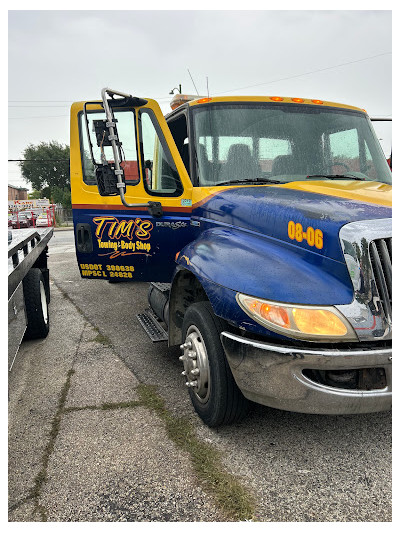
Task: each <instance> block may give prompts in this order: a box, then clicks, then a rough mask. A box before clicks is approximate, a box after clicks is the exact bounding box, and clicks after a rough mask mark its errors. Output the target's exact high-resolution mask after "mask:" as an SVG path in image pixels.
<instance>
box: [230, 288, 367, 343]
mask: <svg viewBox="0 0 400 533" xmlns="http://www.w3.org/2000/svg"><path fill="white" fill-rule="evenodd" d="M236 301H237V302H238V304H239V305H240V307H241V308H242V309H243V311H244V312H245V313H246V314H247V315H249V317H251V318H252V319H253V320H255V321H256V322H258V323H259V324H261V325H262V326H265V327H266V328H267V329H270V330H271V331H276V332H277V333H280V334H282V335H286V336H287V337H294V338H297V339H304V340H311V341H342V340H358V339H357V336H356V334H355V332H354V330H353V328H352V326H351V325H350V324H349V322H348V321H347V320H346V318H345V317H344V316H343V315H342V314H341V313H340V312H339V311H338V310H337V309H336V308H335V307H332V306H323V307H322V306H321V307H314V306H310V305H293V304H286V303H281V302H270V301H268V300H262V299H260V298H254V297H253V296H247V295H246V294H240V293H237V294H236Z"/></svg>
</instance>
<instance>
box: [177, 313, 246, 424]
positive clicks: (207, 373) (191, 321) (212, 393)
mask: <svg viewBox="0 0 400 533" xmlns="http://www.w3.org/2000/svg"><path fill="white" fill-rule="evenodd" d="M222 331H223V325H222V322H221V320H220V319H219V318H218V317H216V316H215V315H214V313H213V309H212V306H211V304H210V303H209V302H198V303H195V304H192V305H191V306H190V307H189V308H188V309H187V311H186V313H185V316H184V319H183V327H182V332H183V344H182V346H181V349H182V351H183V354H182V355H181V357H180V360H181V361H182V362H183V366H184V376H185V378H186V385H187V386H188V388H189V394H190V398H191V400H192V403H193V406H194V408H195V410H196V412H197V414H198V415H199V416H200V418H201V419H202V420H203V422H205V423H206V424H207V425H208V426H210V427H217V426H222V425H224V424H231V423H233V422H237V421H239V420H241V419H242V418H243V417H244V416H245V415H246V414H247V412H248V410H249V402H248V400H246V398H245V397H244V396H243V394H242V393H241V391H240V390H239V388H238V386H237V385H236V383H235V380H234V378H233V376H232V372H231V369H230V368H229V365H228V361H227V360H226V357H225V353H224V350H223V347H222V344H221V340H220V334H221V332H222Z"/></svg>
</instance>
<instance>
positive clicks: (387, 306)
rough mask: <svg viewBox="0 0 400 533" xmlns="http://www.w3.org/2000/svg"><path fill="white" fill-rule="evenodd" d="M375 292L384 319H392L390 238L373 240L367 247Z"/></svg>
mask: <svg viewBox="0 0 400 533" xmlns="http://www.w3.org/2000/svg"><path fill="white" fill-rule="evenodd" d="M369 254H370V258H371V265H372V270H373V273H374V278H375V284H376V290H377V292H378V296H379V299H380V301H381V304H382V307H383V311H384V313H385V315H386V318H387V319H388V320H389V321H391V319H392V238H391V237H389V238H386V239H375V240H373V241H371V243H370V246H369Z"/></svg>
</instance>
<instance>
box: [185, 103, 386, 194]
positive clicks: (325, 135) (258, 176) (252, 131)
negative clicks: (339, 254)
mask: <svg viewBox="0 0 400 533" xmlns="http://www.w3.org/2000/svg"><path fill="white" fill-rule="evenodd" d="M193 113H194V136H195V150H194V151H195V153H194V156H195V161H196V168H197V176H198V184H199V185H200V186H204V187H209V186H213V185H222V184H224V185H228V184H229V183H241V182H246V181H250V182H253V183H254V182H260V183H268V182H271V183H288V182H291V181H301V180H305V179H309V180H311V179H344V178H348V179H356V180H363V181H364V180H366V181H379V182H382V183H391V179H392V176H391V172H390V169H389V166H388V164H387V162H386V159H385V156H384V154H383V151H382V148H381V146H380V144H379V141H378V140H377V138H376V135H375V133H374V130H373V128H372V125H371V122H370V121H369V119H368V118H367V116H366V115H364V114H363V113H361V112H358V111H351V110H344V109H337V108H318V107H315V106H306V105H302V106H301V105H294V104H287V105H277V104H272V105H271V104H248V103H246V104H214V105H212V104H210V105H208V106H201V107H200V106H199V107H196V108H194V110H193Z"/></svg>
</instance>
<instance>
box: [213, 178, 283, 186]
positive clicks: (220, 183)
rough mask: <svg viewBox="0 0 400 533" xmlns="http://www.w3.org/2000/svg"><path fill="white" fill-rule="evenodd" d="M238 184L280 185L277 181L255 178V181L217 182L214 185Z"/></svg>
mask: <svg viewBox="0 0 400 533" xmlns="http://www.w3.org/2000/svg"><path fill="white" fill-rule="evenodd" d="M238 183H241V184H245V183H252V184H255V183H281V182H280V181H277V180H268V179H266V178H257V179H254V180H228V181H218V182H217V183H215V185H235V184H238Z"/></svg>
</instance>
